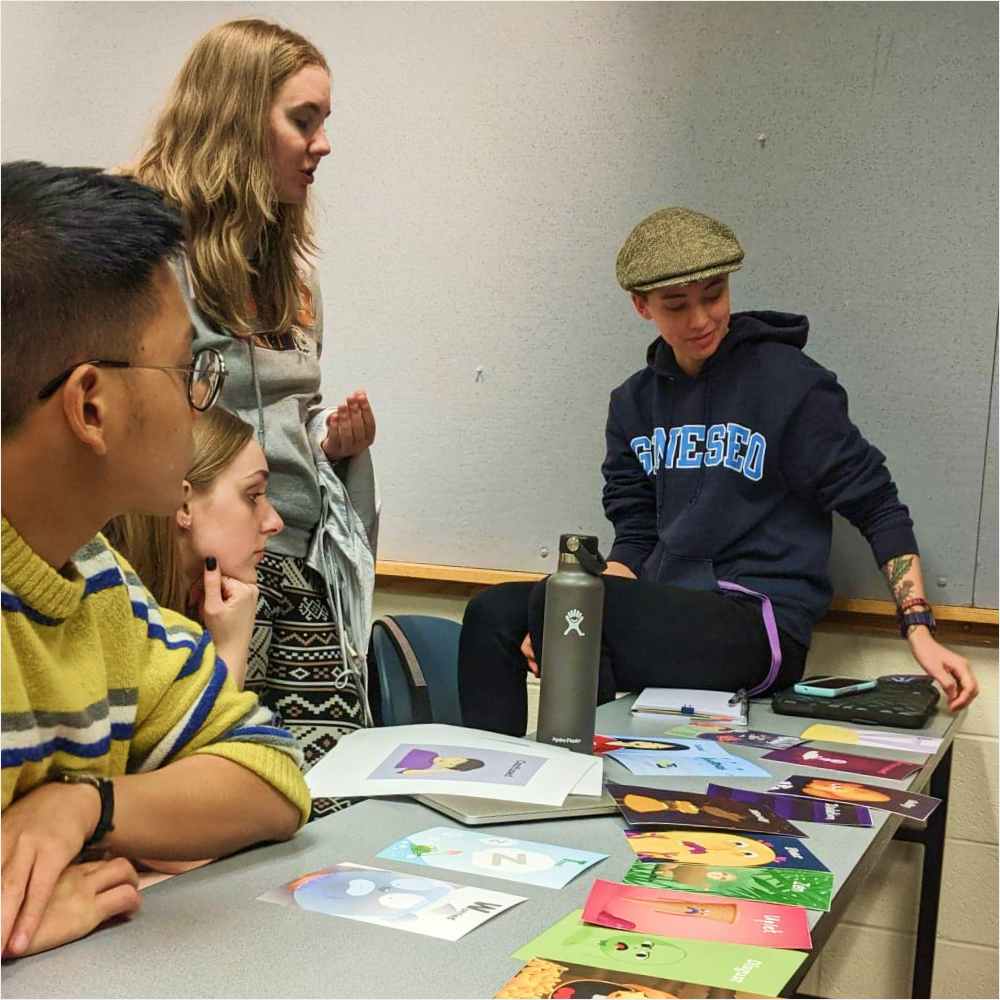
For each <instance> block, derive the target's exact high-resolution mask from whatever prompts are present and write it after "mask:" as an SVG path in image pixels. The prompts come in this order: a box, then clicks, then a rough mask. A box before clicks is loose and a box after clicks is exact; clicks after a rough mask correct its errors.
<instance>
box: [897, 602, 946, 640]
mask: <svg viewBox="0 0 1000 1000" xmlns="http://www.w3.org/2000/svg"><path fill="white" fill-rule="evenodd" d="M914 625H926V626H927V628H928V629H930V631H931V632H934V631H935V630H936V629H937V622H936V621H935V619H934V612H933V611H931V609H930V608H928V609H927V610H926V611H910V612H908V613H907V614H902V615H900V616H899V634H900V635H901V636H902V637H903V638H904V639H906V638H908V636H909V634H910V629H911V628H913V626H914Z"/></svg>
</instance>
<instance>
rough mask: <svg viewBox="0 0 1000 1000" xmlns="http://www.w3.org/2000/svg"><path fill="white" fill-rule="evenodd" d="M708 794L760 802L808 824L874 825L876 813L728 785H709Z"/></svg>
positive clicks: (817, 800)
mask: <svg viewBox="0 0 1000 1000" xmlns="http://www.w3.org/2000/svg"><path fill="white" fill-rule="evenodd" d="M707 794H708V795H724V796H726V797H727V798H730V799H736V801H737V802H756V803H757V804H758V805H762V806H767V807H768V809H772V810H773V811H774V812H775V813H777V814H778V815H779V816H783V817H784V818H785V819H791V820H794V819H797V820H805V821H806V822H807V823H834V824H836V825H837V826H861V827H866V828H867V827H870V826H872V814H871V813H870V812H869V811H868V810H867V809H866V808H865V807H864V806H855V805H851V804H850V803H848V802H825V801H822V800H820V799H815V800H814V799H803V798H799V796H797V795H775V794H773V793H771V792H751V791H748V790H747V789H745V788H730V787H728V786H727V785H709V786H708V789H707Z"/></svg>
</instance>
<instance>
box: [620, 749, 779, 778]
mask: <svg viewBox="0 0 1000 1000" xmlns="http://www.w3.org/2000/svg"><path fill="white" fill-rule="evenodd" d="M692 742H695V743H697V742H698V741H697V740H693V741H692ZM701 745H702V746H704V747H711V748H713V749H715V750H717V751H720V752H717V753H698V752H697V751H692V752H691V753H659V752H657V751H655V750H612V751H610V752H608V753H607V754H605V756H606V757H610V758H611V760H614V761H617V762H618V763H619V764H621V765H622V767H624V768H626V769H627V770H628V771H630V772H631V773H632V774H667V775H671V776H674V775H676V776H678V777H691V776H697V777H719V776H723V775H725V776H728V777H730V778H770V777H771V775H770V773H769V772H768V771H765V770H764V768H762V767H759V766H758V765H757V764H754V763H753V762H752V761H749V760H746V759H745V758H743V757H737V756H736V755H735V754H731V753H726V751H725V750H723V749H722V747H720V746H719V745H718V744H717V743H703V744H701Z"/></svg>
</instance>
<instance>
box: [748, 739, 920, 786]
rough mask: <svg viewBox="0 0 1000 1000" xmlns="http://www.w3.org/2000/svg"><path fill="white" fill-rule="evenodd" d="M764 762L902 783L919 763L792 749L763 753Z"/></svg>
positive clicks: (918, 766)
mask: <svg viewBox="0 0 1000 1000" xmlns="http://www.w3.org/2000/svg"><path fill="white" fill-rule="evenodd" d="M764 760H780V761H782V762H783V763H785V764H806V765H807V766H808V767H820V768H823V769H824V770H826V771H850V772H851V773H853V774H869V775H871V776H872V777H875V778H889V779H890V780H892V781H902V780H903V779H904V778H908V777H910V775H911V774H916V773H917V771H919V770H920V768H921V765H920V764H914V763H912V762H911V761H905V760H885V759H883V758H882V757H862V756H861V754H856V753H841V752H840V751H839V750H816V749H815V748H814V747H793V748H792V749H791V750H772V751H771V752H770V753H766V754H764Z"/></svg>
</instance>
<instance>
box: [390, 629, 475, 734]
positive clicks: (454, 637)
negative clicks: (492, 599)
mask: <svg viewBox="0 0 1000 1000" xmlns="http://www.w3.org/2000/svg"><path fill="white" fill-rule="evenodd" d="M461 630H462V627H461V625H459V623H458V622H455V621H452V620H451V619H449V618H438V617H436V616H434V615H385V616H384V617H382V618H379V619H378V620H377V621H376V622H375V624H374V625H373V627H372V652H373V653H374V657H375V666H376V670H377V672H378V686H379V703H380V707H381V714H382V725H384V726H406V725H414V724H417V723H425V722H440V723H445V724H448V725H454V726H460V725H461V724H462V709H461V706H460V704H459V700H458V637H459V634H460V632H461Z"/></svg>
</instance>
